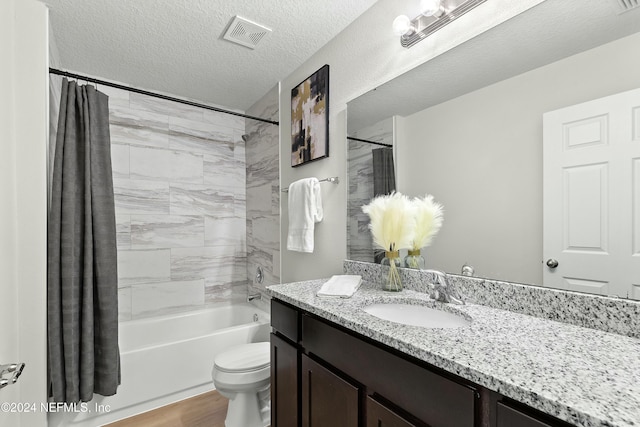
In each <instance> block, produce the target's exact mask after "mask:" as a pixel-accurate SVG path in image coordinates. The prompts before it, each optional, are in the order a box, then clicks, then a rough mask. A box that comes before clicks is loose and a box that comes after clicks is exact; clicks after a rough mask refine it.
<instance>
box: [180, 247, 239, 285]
mask: <svg viewBox="0 0 640 427" xmlns="http://www.w3.org/2000/svg"><path fill="white" fill-rule="evenodd" d="M243 276H245V277H246V268H244V267H243V271H241V272H240V271H238V268H237V266H236V248H235V247H233V246H213V247H203V248H174V249H171V279H172V280H187V279H201V278H206V279H210V280H212V281H215V282H216V283H227V282H233V281H234V279H235V278H238V277H240V278H242V277H243Z"/></svg>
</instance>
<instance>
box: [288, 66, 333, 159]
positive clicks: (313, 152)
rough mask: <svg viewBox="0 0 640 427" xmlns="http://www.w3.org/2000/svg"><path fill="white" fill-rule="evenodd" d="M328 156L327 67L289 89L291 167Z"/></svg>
mask: <svg viewBox="0 0 640 427" xmlns="http://www.w3.org/2000/svg"><path fill="white" fill-rule="evenodd" d="M323 157H329V65H324V66H323V67H322V68H320V69H319V70H318V71H316V72H315V73H313V74H312V75H310V76H309V77H308V78H306V79H305V80H304V81H303V82H302V83H300V84H299V85H298V86H296V87H294V88H293V89H291V166H292V167H295V166H300V165H304V164H305V163H308V162H312V161H314V160H318V159H321V158H323Z"/></svg>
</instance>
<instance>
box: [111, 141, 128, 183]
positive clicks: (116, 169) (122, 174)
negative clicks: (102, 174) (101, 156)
mask: <svg viewBox="0 0 640 427" xmlns="http://www.w3.org/2000/svg"><path fill="white" fill-rule="evenodd" d="M111 169H112V173H113V177H114V178H129V146H128V145H122V144H111Z"/></svg>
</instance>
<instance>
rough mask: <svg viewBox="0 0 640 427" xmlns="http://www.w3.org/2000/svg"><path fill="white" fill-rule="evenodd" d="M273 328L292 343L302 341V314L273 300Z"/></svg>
mask: <svg viewBox="0 0 640 427" xmlns="http://www.w3.org/2000/svg"><path fill="white" fill-rule="evenodd" d="M271 326H272V327H273V328H274V329H275V330H276V331H278V333H279V334H280V335H283V336H285V337H287V338H289V339H290V340H291V341H293V342H296V343H297V342H299V341H300V312H299V311H298V310H296V309H295V308H293V307H290V306H288V305H285V304H283V303H281V302H280V301H277V300H275V299H271Z"/></svg>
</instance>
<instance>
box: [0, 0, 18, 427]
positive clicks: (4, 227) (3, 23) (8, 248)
mask: <svg viewBox="0 0 640 427" xmlns="http://www.w3.org/2000/svg"><path fill="white" fill-rule="evenodd" d="M14 3H15V2H14V1H2V2H0V58H13V57H14V56H15V48H14V40H15V23H14V21H13V19H11V18H12V16H13V15H14V10H15V4H14ZM3 62H4V61H3ZM14 81H15V75H14V71H13V67H10V66H3V67H0V82H2V83H1V84H0V141H1V142H2V155H1V156H0V200H2V203H0V236H2V238H1V239H0V294H1V295H2V305H3V308H2V310H0V325H2V326H1V327H0V364H3V363H10V362H17V361H18V322H17V319H18V310H17V308H18V307H17V306H18V288H17V286H16V255H15V247H16V232H15V226H16V214H17V212H16V204H15V199H16V177H15V166H14V163H15V124H14V120H15V118H14V111H13V86H14ZM18 390H19V388H18V387H15V386H12V387H7V388H5V389H2V390H0V393H2V395H1V396H2V398H1V400H2V401H3V402H4V401H7V402H17V401H18V398H19V396H18ZM19 422H20V421H19V419H18V415H16V414H10V413H6V412H2V411H0V425H3V426H5V425H7V426H8V425H19V424H16V423H19Z"/></svg>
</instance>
